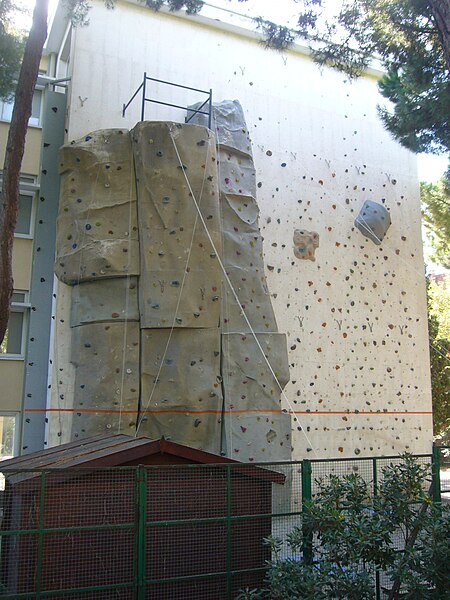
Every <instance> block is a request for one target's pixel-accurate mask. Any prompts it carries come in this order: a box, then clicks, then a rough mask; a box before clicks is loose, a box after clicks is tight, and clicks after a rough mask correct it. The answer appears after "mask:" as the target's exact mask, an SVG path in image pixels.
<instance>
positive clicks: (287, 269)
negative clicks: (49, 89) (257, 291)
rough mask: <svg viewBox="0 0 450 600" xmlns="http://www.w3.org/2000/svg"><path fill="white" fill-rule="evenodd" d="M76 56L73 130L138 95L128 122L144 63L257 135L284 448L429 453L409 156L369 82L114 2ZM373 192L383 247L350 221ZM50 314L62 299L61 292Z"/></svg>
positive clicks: (80, 132)
mask: <svg viewBox="0 0 450 600" xmlns="http://www.w3.org/2000/svg"><path fill="white" fill-rule="evenodd" d="M71 57H72V65H73V72H72V83H71V90H70V97H69V104H70V111H69V133H68V138H69V140H71V139H76V138H78V137H81V136H84V135H86V134H87V133H88V132H90V131H92V130H96V129H101V128H111V127H129V128H130V127H132V126H133V125H134V124H135V122H136V121H137V120H138V119H139V101H138V100H136V101H135V103H134V104H133V107H132V108H131V109H130V111H129V112H128V113H127V116H126V118H122V115H121V110H122V104H123V103H124V102H126V101H128V99H129V98H130V97H131V96H132V94H133V92H134V91H135V89H136V88H137V87H138V85H139V84H140V82H141V80H142V75H143V72H144V71H147V72H148V74H149V75H151V76H152V77H156V78H160V79H165V80H169V81H174V82H177V83H180V84H183V85H190V86H193V87H198V88H201V89H209V88H210V87H212V88H213V93H214V98H215V100H217V101H218V100H221V99H225V98H228V99H234V98H237V99H239V100H240V102H241V104H242V106H243V108H244V112H245V114H246V119H247V125H248V128H249V131H250V135H251V137H252V141H253V152H254V159H255V164H256V169H257V181H258V194H259V195H258V203H259V206H260V210H261V220H260V223H261V226H262V232H263V235H264V251H265V264H266V275H267V278H268V284H269V289H270V292H271V294H272V298H273V304H274V308H275V311H276V315H277V320H278V327H279V330H280V331H284V332H286V333H287V335H288V347H289V353H290V373H291V381H290V383H289V384H288V385H287V387H286V396H287V399H288V400H283V405H284V407H285V408H286V409H287V410H291V411H293V412H295V415H294V414H293V440H294V442H293V446H294V454H293V456H294V458H300V457H302V456H310V457H314V456H315V455H317V456H342V457H345V456H350V457H351V456H355V455H360V456H364V455H371V454H382V453H385V454H395V453H397V452H401V451H404V450H405V449H408V450H411V451H414V452H429V451H430V447H431V438H432V418H431V393H430V381H429V357H428V342H427V317H426V298H425V285H424V275H423V256H422V241H421V232H420V204H419V187H418V181H417V172H416V159H415V156H414V155H413V154H412V153H410V152H408V151H407V150H405V149H403V148H402V147H400V146H399V145H398V144H397V143H395V142H394V141H393V140H392V138H391V137H390V136H389V134H388V133H387V132H386V131H385V130H384V129H383V127H382V125H381V123H380V121H379V119H378V116H377V104H378V103H379V102H380V101H382V99H381V98H380V97H379V96H378V93H377V90H376V81H375V80H374V79H373V78H362V79H360V80H358V81H356V82H353V83H350V82H349V81H348V80H347V79H346V77H345V76H344V75H342V74H340V73H337V72H334V71H330V70H327V69H323V70H319V69H318V68H317V67H316V66H315V65H314V64H313V63H312V62H311V60H309V59H308V58H307V57H305V56H304V55H302V54H301V53H299V52H297V51H290V52H288V53H286V54H280V53H276V52H271V51H266V50H264V49H263V48H262V47H261V45H259V44H258V43H257V42H256V41H255V40H253V39H249V38H246V37H244V36H242V35H234V34H232V33H229V32H224V31H220V30H218V29H216V28H215V25H214V22H211V24H210V26H206V25H205V24H203V25H197V24H196V21H195V19H194V20H188V19H187V18H179V17H174V16H166V15H161V14H155V13H153V12H151V11H149V10H147V9H145V8H142V7H137V6H133V5H130V4H127V5H125V4H122V3H118V4H117V5H116V8H115V10H114V11H105V10H104V8H103V5H100V4H99V3H96V2H95V3H94V8H93V10H92V12H91V14H90V25H89V27H87V28H78V29H76V30H75V33H74V37H73V42H72V52H71ZM153 94H154V96H153ZM148 95H149V96H150V95H152V97H156V98H159V99H160V100H163V101H167V102H174V103H176V104H186V103H188V102H193V101H196V100H198V99H199V96H198V95H197V96H196V95H195V94H188V93H186V92H177V91H176V90H174V89H173V88H163V87H158V88H156V87H155V86H152V87H151V90H149V92H148ZM183 117H184V115H183V113H182V112H180V111H177V110H175V109H167V108H162V107H158V106H156V105H148V107H147V110H146V118H147V119H174V120H179V121H182V120H183ZM367 199H371V200H374V201H376V202H379V203H383V204H384V205H385V206H386V207H387V208H388V209H389V211H390V214H391V218H392V226H391V228H390V230H389V232H388V234H387V236H386V239H385V241H384V242H383V244H382V245H381V246H375V245H374V244H373V243H372V242H370V241H368V240H367V239H365V238H364V237H363V236H362V235H361V234H360V233H359V232H358V231H357V230H356V229H355V227H354V223H353V222H354V219H355V217H356V216H357V214H358V212H359V210H360V208H361V207H362V205H363V203H364V201H365V200H367ZM299 227H300V228H305V229H307V230H310V231H316V232H318V233H319V235H320V247H319V248H318V250H317V251H316V261H315V262H310V261H300V260H297V259H295V258H294V255H293V243H292V235H293V231H294V229H296V228H299ZM64 297H65V298H67V295H65V296H64ZM59 310H60V311H61V314H63V313H64V311H66V310H67V307H65V306H64V302H61V303H60V308H59ZM59 336H60V337H59V338H58V340H57V345H58V344H59V343H61V344H63V345H67V344H70V342H69V340H70V337H69V332H68V330H67V329H65V330H64V325H61V326H60V329H59ZM60 366H61V372H60V373H59V374H58V378H59V379H60V380H61V381H63V380H64V378H66V377H67V386H68V388H70V366H69V365H68V364H66V365H65V366H64V365H60ZM62 391H64V390H62ZM55 394H56V392H55ZM65 398H66V400H65V401H66V402H69V403H70V395H68V396H65ZM55 405H56V396H55ZM311 448H312V450H310V449H311Z"/></svg>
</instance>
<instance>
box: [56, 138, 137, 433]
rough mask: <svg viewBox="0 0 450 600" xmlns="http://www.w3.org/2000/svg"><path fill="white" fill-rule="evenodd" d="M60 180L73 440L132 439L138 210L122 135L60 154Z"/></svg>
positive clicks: (59, 263)
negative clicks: (97, 437)
mask: <svg viewBox="0 0 450 600" xmlns="http://www.w3.org/2000/svg"><path fill="white" fill-rule="evenodd" d="M60 175H61V194H60V206H59V214H58V221H57V250H56V251H57V255H56V261H55V272H56V275H57V277H58V278H59V279H60V280H61V281H62V282H63V283H65V284H68V285H70V286H73V291H72V306H71V313H70V326H71V344H70V361H71V363H72V365H73V366H74V367H75V368H74V383H73V404H72V407H73V414H72V434H71V438H83V437H88V436H90V435H96V434H100V433H108V432H110V433H115V432H117V431H119V430H121V431H126V432H127V433H130V431H134V428H135V425H136V416H137V409H138V403H139V348H140V344H139V311H138V302H137V281H138V279H137V275H138V274H139V246H138V228H137V206H136V191H135V180H134V164H133V155H132V146H131V141H130V137H129V133H128V131H127V130H122V129H111V130H103V131H99V132H95V133H92V134H90V135H87V136H85V137H84V138H83V139H81V140H79V141H77V142H75V143H73V144H70V145H67V146H63V148H62V149H61V151H60ZM65 400H66V401H67V400H68V399H67V398H65ZM69 402H70V400H69Z"/></svg>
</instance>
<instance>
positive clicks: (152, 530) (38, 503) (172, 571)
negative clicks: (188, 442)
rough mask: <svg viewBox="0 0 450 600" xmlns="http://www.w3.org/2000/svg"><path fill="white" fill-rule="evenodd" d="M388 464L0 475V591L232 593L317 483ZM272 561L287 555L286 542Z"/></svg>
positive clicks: (306, 551) (256, 579)
mask: <svg viewBox="0 0 450 600" xmlns="http://www.w3.org/2000/svg"><path fill="white" fill-rule="evenodd" d="M441 452H442V451H441V450H440V449H438V450H434V451H433V454H432V455H421V456H420V457H418V460H419V461H420V462H421V463H423V464H429V465H430V467H431V466H432V469H430V472H431V473H432V479H433V486H432V487H433V498H434V500H435V501H437V502H439V501H440V499H441V498H440V494H441V493H442V486H441V485H440V483H441V482H440V481H439V473H440V469H439V466H440V464H441V456H440V454H441ZM399 461H401V457H398V456H397V457H381V458H360V459H343V460H341V459H337V460H304V461H299V462H290V463H271V464H266V463H264V464H261V465H255V464H245V465H244V464H230V463H229V464H218V465H181V466H180V465H162V466H141V465H140V466H136V467H114V468H110V469H84V470H83V469H78V468H73V469H65V470H63V469H54V470H32V471H26V470H20V471H18V470H15V471H4V472H3V476H4V478H5V479H4V483H5V485H4V490H3V491H2V492H1V496H2V512H1V515H2V519H1V520H2V523H1V529H0V544H1V546H0V598H3V599H5V600H6V599H8V600H10V599H11V600H12V599H19V598H28V599H30V598H36V599H39V598H58V599H59V598H61V599H62V598H69V599H70V598H72V599H75V598H76V599H77V600H84V599H86V600H87V599H88V598H89V599H91V598H102V599H110V598H111V599H112V598H114V599H124V600H125V599H126V600H128V599H137V600H141V599H144V598H150V597H151V598H153V599H154V600H186V599H187V598H192V599H195V600H211V599H217V600H232V599H233V598H236V596H237V595H238V593H239V590H242V589H244V588H250V589H254V588H261V587H263V586H264V578H265V574H266V570H267V561H270V559H271V553H270V552H271V551H270V548H269V547H268V546H267V544H265V543H264V540H265V539H266V538H267V537H269V536H274V537H277V538H280V539H283V540H284V539H286V536H287V534H288V533H290V532H291V531H292V530H293V528H294V527H296V526H301V524H302V514H303V513H304V511H305V510H308V503H310V502H311V500H313V498H314V494H315V491H316V486H317V481H318V480H321V479H322V480H323V479H324V478H326V477H327V476H329V475H330V474H335V475H344V474H349V473H355V472H357V473H359V474H360V475H361V476H362V477H363V478H364V479H365V480H366V481H367V482H368V483H369V485H370V489H371V490H372V493H373V494H376V492H377V486H378V484H379V482H380V481H381V479H382V473H383V468H384V467H385V466H387V465H389V464H394V463H396V462H399ZM424 484H426V485H427V489H428V488H429V482H424ZM313 544H314V541H313V540H312V539H311V540H309V542H308V540H306V542H305V545H304V547H303V557H304V560H308V557H309V560H312V555H313V553H314V548H313ZM280 556H281V558H295V557H292V551H291V550H290V549H289V547H288V545H283V547H282V549H281V554H280ZM376 579H377V580H376V597H377V598H382V597H383V596H382V592H380V574H376Z"/></svg>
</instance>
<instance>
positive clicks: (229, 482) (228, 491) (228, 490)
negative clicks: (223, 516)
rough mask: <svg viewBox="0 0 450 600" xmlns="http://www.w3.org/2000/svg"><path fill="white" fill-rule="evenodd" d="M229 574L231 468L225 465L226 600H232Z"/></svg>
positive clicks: (230, 575)
mask: <svg viewBox="0 0 450 600" xmlns="http://www.w3.org/2000/svg"><path fill="white" fill-rule="evenodd" d="M232 577H233V574H232V572H231V467H230V465H227V600H232V586H231V583H232Z"/></svg>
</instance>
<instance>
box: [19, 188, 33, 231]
mask: <svg viewBox="0 0 450 600" xmlns="http://www.w3.org/2000/svg"><path fill="white" fill-rule="evenodd" d="M32 216H33V194H27V193H26V192H23V193H21V194H20V196H19V212H18V213H17V223H16V230H15V235H26V236H31V234H32V225H33V219H32Z"/></svg>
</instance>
